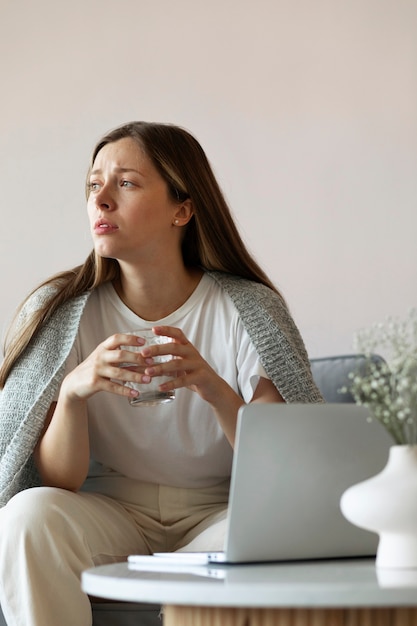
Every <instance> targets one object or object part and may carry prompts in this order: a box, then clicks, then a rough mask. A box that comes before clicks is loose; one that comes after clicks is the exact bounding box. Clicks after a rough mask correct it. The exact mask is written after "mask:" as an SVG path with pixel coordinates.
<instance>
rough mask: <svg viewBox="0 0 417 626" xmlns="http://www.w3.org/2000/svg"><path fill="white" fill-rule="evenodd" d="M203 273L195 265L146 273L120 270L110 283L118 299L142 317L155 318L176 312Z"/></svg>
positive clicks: (146, 318)
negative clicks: (163, 272)
mask: <svg viewBox="0 0 417 626" xmlns="http://www.w3.org/2000/svg"><path fill="white" fill-rule="evenodd" d="M202 274H203V272H202V270H200V269H199V268H186V267H183V268H182V271H179V272H178V271H177V272H167V273H165V274H161V272H157V273H156V274H153V272H147V273H146V275H142V274H141V273H139V272H135V271H131V272H129V271H126V270H125V271H121V274H120V277H118V278H117V279H116V280H115V281H113V286H114V288H115V290H116V293H117V295H118V296H119V298H120V299H121V300H122V302H123V303H124V304H125V305H126V306H127V307H128V308H129V309H130V310H131V311H133V313H135V314H136V315H138V316H139V317H141V318H142V319H145V320H158V319H162V318H164V317H167V315H170V314H171V313H173V312H174V311H176V310H177V309H178V308H179V307H180V306H182V305H183V304H184V302H186V301H187V300H188V298H189V297H190V296H191V294H192V293H193V292H194V290H195V288H196V287H197V285H198V283H199V282H200V279H201V276H202Z"/></svg>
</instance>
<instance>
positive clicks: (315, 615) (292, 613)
mask: <svg viewBox="0 0 417 626" xmlns="http://www.w3.org/2000/svg"><path fill="white" fill-rule="evenodd" d="M164 626H417V609H416V608H391V609H389V608H388V609H383V608H382V609H379V608H375V609H372V608H359V609H234V608H213V607H192V606H191V607H189V606H166V607H165V608H164Z"/></svg>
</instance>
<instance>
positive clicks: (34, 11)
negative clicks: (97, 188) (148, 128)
mask: <svg viewBox="0 0 417 626" xmlns="http://www.w3.org/2000/svg"><path fill="white" fill-rule="evenodd" d="M0 79H1V85H0V89H1V99H0V110H1V116H0V141H1V149H0V198H1V205H0V206H1V229H0V250H1V263H2V277H1V293H2V296H1V302H0V327H1V330H4V328H5V326H6V324H7V322H8V321H9V320H10V317H11V315H12V312H13V310H14V308H15V307H16V305H17V304H18V302H19V301H20V300H21V298H23V296H24V295H25V294H26V293H27V292H28V291H29V290H30V289H31V288H32V287H33V286H34V285H35V284H37V283H38V282H39V281H40V280H42V279H44V278H46V277H47V276H49V275H50V274H51V273H54V272H56V271H58V270H61V269H64V268H67V267H69V266H71V265H74V264H76V263H78V262H80V261H81V260H83V258H84V257H85V255H86V254H87V252H88V250H89V249H90V240H89V234H88V227H87V220H86V217H85V207H84V198H83V180H84V173H85V170H86V165H87V161H88V157H89V153H90V149H91V148H92V145H93V144H94V142H95V141H96V139H97V138H98V137H99V136H100V135H101V134H102V133H103V132H104V131H106V130H108V129H109V128H111V127H113V126H115V125H117V124H119V123H121V122H124V121H128V120H131V119H146V120H155V121H170V122H175V123H178V124H181V125H183V126H185V127H187V128H188V129H189V130H191V131H192V132H193V133H194V134H195V135H196V136H197V138H198V139H199V140H200V141H201V143H202V144H203V146H204V147H205V149H206V152H207V154H208V156H209V158H210V160H211V162H212V164H213V166H214V169H215V171H216V173H217V174H218V177H219V180H220V182H221V184H222V185H223V188H224V190H225V192H226V195H227V197H228V199H229V201H230V203H231V206H232V209H233V212H234V214H235V216H236V219H237V221H238V223H239V226H240V228H241V231H242V233H243V235H244V237H245V240H246V242H247V244H248V246H249V247H250V248H251V250H252V251H253V252H254V254H255V255H256V256H257V257H258V259H259V261H260V262H261V263H262V264H263V265H264V266H265V268H266V269H267V270H268V271H269V272H270V274H271V276H272V278H273V280H274V281H275V282H276V283H277V285H278V286H279V287H280V288H281V290H282V291H283V293H284V295H285V297H286V298H287V300H288V302H289V304H290V307H291V309H292V312H293V314H294V316H295V318H296V321H297V322H298V324H299V326H300V329H301V331H302V333H303V335H304V337H305V340H306V344H307V348H308V349H309V352H310V354H311V356H317V355H327V354H336V353H341V352H350V351H351V350H352V334H353V332H354V330H355V329H357V328H359V327H362V326H363V325H367V324H369V323H371V322H373V321H378V320H380V319H384V318H385V317H386V316H387V315H389V314H400V315H403V314H405V312H406V311H407V310H408V309H409V308H410V307H411V306H412V305H416V304H417V303H416V295H417V246H416V234H417V206H416V205H417V3H416V2H415V0H344V1H342V0H315V1H312V0H210V2H206V1H204V2H203V1H200V0H175V1H174V2H173V1H172V0H151V1H150V0H113V1H112V0H71V2H63V1H60V0H38V1H37V2H32V1H31V0H19V2H12V1H11V0H0Z"/></svg>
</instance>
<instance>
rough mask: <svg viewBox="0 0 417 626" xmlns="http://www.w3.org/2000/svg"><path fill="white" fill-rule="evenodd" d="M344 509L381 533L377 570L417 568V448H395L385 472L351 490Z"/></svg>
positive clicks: (343, 501)
mask: <svg viewBox="0 0 417 626" xmlns="http://www.w3.org/2000/svg"><path fill="white" fill-rule="evenodd" d="M340 508H341V510H342V513H343V515H344V516H345V517H346V519H348V520H349V521H350V522H351V523H352V524H355V525H356V526H360V527H361V528H365V529H367V530H370V531H373V532H376V533H378V535H379V543H378V550H377V555H376V566H377V567H379V568H398V569H400V568H417V445H413V446H408V445H396V446H392V448H390V452H389V457H388V462H387V465H386V466H385V468H384V469H383V470H382V472H380V473H379V474H377V475H376V476H375V477H373V478H370V479H368V480H365V481H364V482H361V483H359V484H357V485H354V486H353V487H350V488H349V489H347V491H345V493H344V494H343V496H342V498H341V501H340Z"/></svg>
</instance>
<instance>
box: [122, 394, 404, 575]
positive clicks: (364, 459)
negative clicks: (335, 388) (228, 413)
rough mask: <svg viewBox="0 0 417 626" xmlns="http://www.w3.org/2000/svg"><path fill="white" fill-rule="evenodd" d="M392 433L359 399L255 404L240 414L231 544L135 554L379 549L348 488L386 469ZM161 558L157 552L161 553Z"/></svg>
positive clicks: (290, 556)
mask: <svg viewBox="0 0 417 626" xmlns="http://www.w3.org/2000/svg"><path fill="white" fill-rule="evenodd" d="M392 445H393V440H392V439H391V437H390V436H389V434H388V433H387V432H386V430H385V428H383V426H382V425H381V424H380V423H379V422H377V421H375V420H371V419H370V418H369V412H368V410H367V409H365V408H364V407H359V406H357V405H356V404H280V403H277V404H263V403H259V404H256V403H254V404H248V405H245V406H244V407H242V408H241V409H240V411H239V414H238V425H237V437H236V446H235V454H234V457H233V465H232V477H231V485H230V497H229V509H228V518H227V530H226V538H225V546H224V551H222V552H213V553H210V552H209V553H207V552H204V553H200V552H198V553H189V552H173V553H157V554H155V555H154V556H151V557H149V556H148V557H144V556H140V555H131V556H130V557H129V562H130V563H131V564H135V563H136V565H137V566H141V565H142V566H143V565H145V563H148V564H150V563H151V562H152V563H153V564H154V565H155V566H156V567H158V566H164V567H165V566H166V565H169V564H170V563H171V564H172V565H173V566H174V564H176V566H179V565H180V564H181V563H184V564H188V565H192V564H204V563H254V562H256V563H261V562H262V563H263V562H270V561H275V562H276V561H294V560H307V559H329V558H343V557H365V556H374V555H375V554H376V549H377V545H378V536H377V535H376V534H374V533H371V532H369V531H367V530H364V529H361V528H358V527H356V526H354V525H353V524H351V523H350V522H348V521H347V520H346V519H345V517H344V516H343V514H342V513H341V511H340V506H339V503H340V498H341V496H342V494H343V492H344V491H345V490H346V489H347V488H348V487H350V486H351V485H354V484H356V483H358V482H360V481H362V480H365V479H367V478H370V477H371V476H374V475H375V474H377V473H378V472H380V471H381V470H382V469H383V468H384V466H385V465H386V463H387V459H388V452H389V448H390V447H391V446H392ZM155 557H158V558H155Z"/></svg>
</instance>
